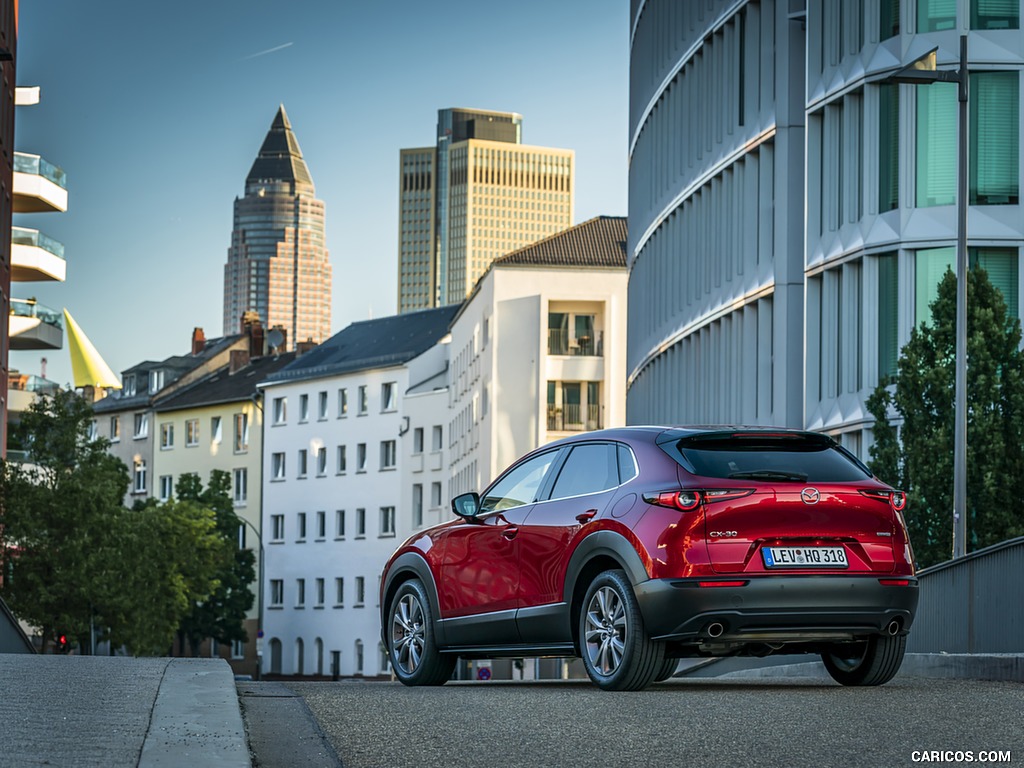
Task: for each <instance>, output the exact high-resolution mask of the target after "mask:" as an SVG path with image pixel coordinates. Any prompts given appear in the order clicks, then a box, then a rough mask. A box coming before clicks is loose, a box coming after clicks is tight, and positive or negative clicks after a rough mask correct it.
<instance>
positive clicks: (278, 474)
mask: <svg viewBox="0 0 1024 768" xmlns="http://www.w3.org/2000/svg"><path fill="white" fill-rule="evenodd" d="M270 477H271V479H272V480H284V454H283V453H273V454H271V455H270Z"/></svg>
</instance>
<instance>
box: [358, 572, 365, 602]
mask: <svg viewBox="0 0 1024 768" xmlns="http://www.w3.org/2000/svg"><path fill="white" fill-rule="evenodd" d="M364 602H366V579H365V577H363V576H356V608H361V607H362V606H363V603H364Z"/></svg>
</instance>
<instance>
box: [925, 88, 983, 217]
mask: <svg viewBox="0 0 1024 768" xmlns="http://www.w3.org/2000/svg"><path fill="white" fill-rule="evenodd" d="M956 89H957V86H956V84H955V83H932V84H931V85H928V86H927V87H921V88H915V89H914V93H915V94H916V96H917V206H918V207H919V208H923V207H927V206H932V205H953V203H954V202H956V158H957V145H956V126H957V116H956V112H957V102H956ZM972 103H976V100H973V99H972Z"/></svg>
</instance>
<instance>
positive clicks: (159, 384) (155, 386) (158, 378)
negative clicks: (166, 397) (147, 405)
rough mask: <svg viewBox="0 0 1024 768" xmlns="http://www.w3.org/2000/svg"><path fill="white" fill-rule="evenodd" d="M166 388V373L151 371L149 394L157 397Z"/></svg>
mask: <svg viewBox="0 0 1024 768" xmlns="http://www.w3.org/2000/svg"><path fill="white" fill-rule="evenodd" d="M163 388H164V372H163V371H150V372H149V394H151V395H155V394H156V393H157V392H159V391H160V390H161V389H163Z"/></svg>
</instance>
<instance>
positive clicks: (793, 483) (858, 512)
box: [680, 433, 896, 574]
mask: <svg viewBox="0 0 1024 768" xmlns="http://www.w3.org/2000/svg"><path fill="white" fill-rule="evenodd" d="M685 442H686V443H687V444H685V445H682V446H680V451H681V453H682V454H683V455H684V456H685V457H686V458H687V459H688V460H689V462H690V463H691V464H692V467H693V469H694V470H695V474H697V475H699V477H697V478H695V479H694V481H695V482H697V483H698V484H700V485H702V486H703V487H704V488H705V489H708V490H710V491H711V493H707V494H705V502H704V504H703V507H704V525H705V537H706V544H707V551H708V558H709V561H710V563H711V565H712V568H713V569H714V570H715V572H716V573H746V574H752V573H758V574H765V573H808V572H815V573H860V574H864V573H890V572H892V570H893V568H894V566H895V560H894V552H893V539H894V534H895V530H896V529H895V524H896V521H895V518H894V516H893V513H892V510H891V509H890V507H889V504H888V503H887V501H885V500H883V499H879V498H877V497H869V496H866V495H864V494H863V493H861V490H870V489H875V490H877V489H879V488H884V486H882V485H881V484H880V483H878V482H877V481H876V480H874V478H873V477H871V475H870V473H869V472H868V471H867V470H866V469H865V468H864V467H863V466H862V465H861V464H860V463H859V462H857V461H856V460H855V459H853V458H852V457H851V456H849V455H848V454H846V453H844V452H842V451H841V450H839V449H838V448H837V447H836V446H835V444H834V443H833V441H832V440H831V439H830V438H828V437H826V436H824V435H808V434H806V433H782V434H781V435H777V436H766V435H764V434H759V433H752V434H750V435H744V434H742V433H733V434H730V435H728V436H721V437H718V438H712V439H708V438H703V439H696V440H689V441H685ZM715 491H720V493H718V494H716V493H715ZM741 491H747V493H741ZM716 496H717V497H718V498H716ZM718 499H721V500H718Z"/></svg>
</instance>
